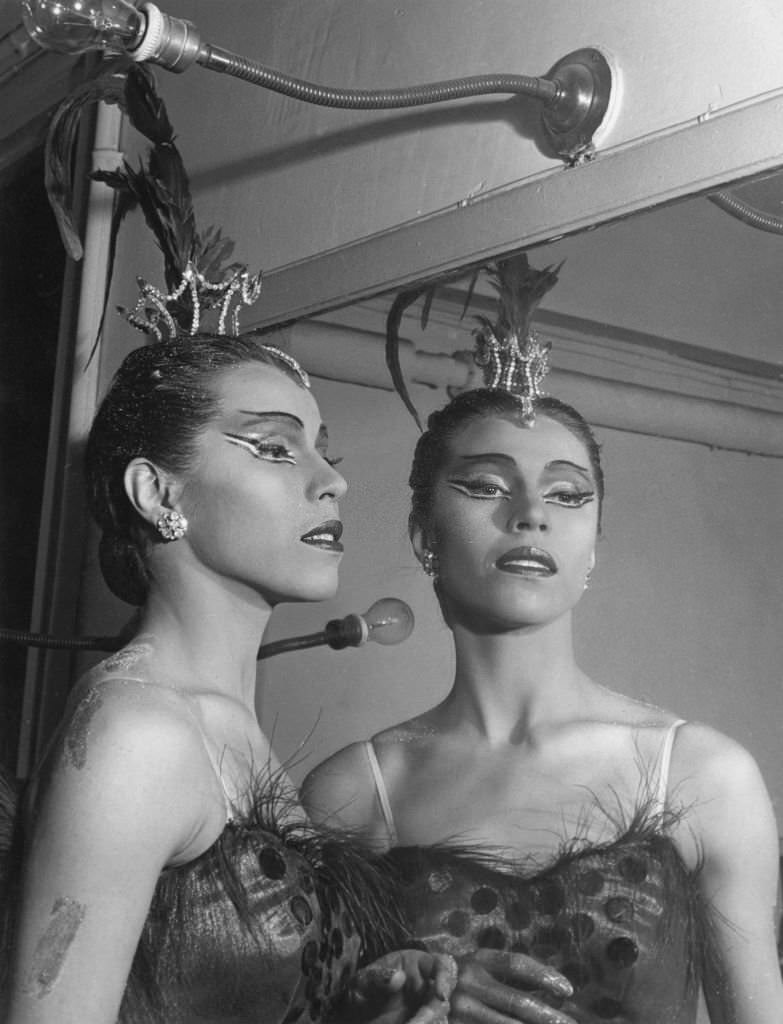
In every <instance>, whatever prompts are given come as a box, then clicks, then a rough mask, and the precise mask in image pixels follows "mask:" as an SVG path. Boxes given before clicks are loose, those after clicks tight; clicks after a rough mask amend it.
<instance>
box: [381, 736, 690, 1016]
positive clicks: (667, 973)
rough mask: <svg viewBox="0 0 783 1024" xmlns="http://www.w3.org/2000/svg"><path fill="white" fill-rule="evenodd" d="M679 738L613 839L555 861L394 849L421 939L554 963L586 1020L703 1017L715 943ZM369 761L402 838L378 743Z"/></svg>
mask: <svg viewBox="0 0 783 1024" xmlns="http://www.w3.org/2000/svg"><path fill="white" fill-rule="evenodd" d="M673 738H674V729H673V730H672V731H671V732H670V735H669V737H667V742H666V744H665V745H664V750H663V752H662V758H661V761H662V765H661V771H660V783H659V787H658V793H656V794H654V795H653V797H652V798H651V799H646V800H645V801H644V806H643V807H640V808H639V810H638V811H637V813H636V815H635V817H634V820H633V821H631V822H627V823H626V824H625V826H624V827H622V828H620V829H618V834H617V835H616V836H615V838H613V839H612V840H611V841H610V842H607V843H605V844H601V845H587V844H584V843H580V842H577V841H571V842H566V843H564V844H563V847H562V849H561V852H560V853H559V855H558V856H557V857H556V858H555V859H554V860H553V862H552V863H551V864H550V865H549V866H547V867H546V868H544V869H543V870H541V869H534V870H525V868H524V867H520V866H518V865H517V866H513V865H510V864H508V863H507V862H506V863H503V862H499V861H497V860H495V859H493V858H492V857H490V856H488V855H487V854H486V853H482V852H480V851H479V852H474V853H471V852H470V851H464V850H463V851H460V850H457V849H455V848H453V847H450V846H449V845H443V846H440V847H396V848H395V849H393V850H392V851H391V852H390V854H389V857H390V858H391V859H392V860H393V861H394V862H395V863H396V864H397V866H398V868H399V870H400V872H401V874H402V877H403V879H404V890H405V898H404V901H403V903H404V907H405V909H406V911H407V912H408V914H409V915H410V923H411V926H412V928H413V932H414V935H415V937H416V938H417V939H418V940H421V941H423V942H424V943H425V944H426V946H427V947H428V948H429V949H432V950H438V951H442V952H448V953H451V954H453V955H455V956H460V955H462V954H465V953H468V952H471V951H474V950H476V949H478V948H482V947H483V948H490V949H503V950H508V951H512V952H519V953H526V954H529V955H531V956H533V957H535V958H536V959H537V960H540V961H543V962H546V963H547V964H550V965H552V966H553V967H555V968H556V969H557V970H559V971H561V972H562V973H563V974H565V975H566V977H568V979H569V980H570V981H571V983H572V985H573V987H574V995H573V997H572V998H571V999H569V1000H566V1001H565V1002H563V1003H562V1009H563V1010H564V1011H565V1012H567V1013H569V1014H571V1016H573V1018H574V1019H575V1020H576V1021H578V1022H579V1024H605V1022H614V1024H693V1022H695V1020H696V1014H697V1001H698V992H699V982H700V973H701V970H700V968H701V963H702V961H703V957H704V956H705V955H706V951H707V949H708V947H709V943H708V941H707V931H708V930H707V927H706V914H705V913H704V912H703V909H702V907H701V901H700V896H699V892H698V887H697V884H696V878H695V875H694V873H693V872H691V871H689V870H688V868H687V867H686V865H685V864H684V862H683V860H682V858H681V856H680V854H679V851H678V850H677V848H676V846H675V844H674V842H673V841H672V839H671V838H670V837H669V835H668V833H667V826H669V825H671V822H672V816H671V814H669V813H668V812H667V811H666V810H665V808H664V807H663V799H662V798H661V793H663V794H665V787H666V776H667V775H668V761H669V757H670V752H671V743H672V741H673ZM368 759H369V761H370V764H371V768H372V772H373V775H374V777H375V781H376V786H379V789H378V800H379V805H380V806H381V808H382V809H383V814H384V817H385V818H386V824H387V829H389V833H390V835H395V834H396V829H395V828H394V823H393V819H392V818H391V817H390V815H391V808H390V805H389V802H388V795H387V794H386V793H385V786H384V785H383V779H382V776H381V775H380V767H379V766H378V764H377V758H376V757H375V755H374V752H372V753H371V752H370V751H368ZM373 762H374V765H373ZM379 782H380V785H379Z"/></svg>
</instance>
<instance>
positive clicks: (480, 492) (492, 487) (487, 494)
mask: <svg viewBox="0 0 783 1024" xmlns="http://www.w3.org/2000/svg"><path fill="white" fill-rule="evenodd" d="M449 483H451V484H453V485H454V486H455V487H457V488H459V490H461V491H464V492H465V493H466V494H469V495H470V496H471V497H472V498H502V497H507V496H508V493H509V491H508V489H507V488H506V487H504V486H503V485H502V484H499V483H496V482H495V481H493V480H450V481H449Z"/></svg>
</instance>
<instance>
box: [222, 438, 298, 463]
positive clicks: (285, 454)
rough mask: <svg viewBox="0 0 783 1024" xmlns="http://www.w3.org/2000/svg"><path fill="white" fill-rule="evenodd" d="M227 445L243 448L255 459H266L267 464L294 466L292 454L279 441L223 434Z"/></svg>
mask: <svg viewBox="0 0 783 1024" xmlns="http://www.w3.org/2000/svg"><path fill="white" fill-rule="evenodd" d="M224 436H225V438H226V440H227V441H228V442H229V444H235V445H238V446H239V447H240V448H245V449H246V450H247V451H249V452H250V454H251V455H253V456H255V458H257V459H266V460H267V461H268V462H288V463H290V464H291V465H292V466H295V465H296V459H295V458H294V453H293V452H292V451H291V450H290V448H288V447H287V446H286V445H284V444H281V443H280V442H279V441H265V440H263V439H262V438H259V437H245V436H244V435H242V434H228V433H227V434H225V435H224Z"/></svg>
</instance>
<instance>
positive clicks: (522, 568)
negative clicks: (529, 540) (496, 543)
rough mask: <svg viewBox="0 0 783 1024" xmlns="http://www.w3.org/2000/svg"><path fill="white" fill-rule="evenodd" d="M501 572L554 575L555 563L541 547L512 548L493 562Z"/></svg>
mask: <svg viewBox="0 0 783 1024" xmlns="http://www.w3.org/2000/svg"><path fill="white" fill-rule="evenodd" d="M495 565H496V566H497V568H498V569H500V570H501V571H502V572H512V573H517V574H518V575H519V576H540V577H544V576H554V575H555V573H556V572H557V565H556V564H555V560H554V558H552V556H551V555H550V554H549V552H548V551H544V550H543V549H542V548H533V547H527V546H524V547H520V548H512V550H511V551H507V552H506V553H505V554H504V555H501V556H500V558H499V559H498V560H497V561H496V562H495Z"/></svg>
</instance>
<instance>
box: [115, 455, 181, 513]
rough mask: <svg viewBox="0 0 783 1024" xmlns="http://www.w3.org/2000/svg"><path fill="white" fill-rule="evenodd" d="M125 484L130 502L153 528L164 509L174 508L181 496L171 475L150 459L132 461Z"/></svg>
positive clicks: (125, 477) (126, 474)
mask: <svg viewBox="0 0 783 1024" xmlns="http://www.w3.org/2000/svg"><path fill="white" fill-rule="evenodd" d="M124 483H125V493H126V494H127V495H128V501H130V503H131V505H133V507H134V508H135V509H136V511H137V512H138V513H139V515H140V516H141V518H142V519H144V520H145V521H146V522H148V523H150V524H151V525H153V526H154V525H155V523H156V522H157V520H158V517H159V516H160V513H161V510H162V509H166V508H173V506H174V502H175V501H176V498H177V497H178V494H179V488H178V487H177V486H176V485H175V483H174V481H173V480H172V478H171V477H170V476H169V474H168V473H166V472H164V471H163V470H161V469H159V468H158V467H157V466H156V465H155V463H154V462H150V461H149V459H132V460H131V461H130V462H129V463H128V465H127V467H126V469H125V476H124Z"/></svg>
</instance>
